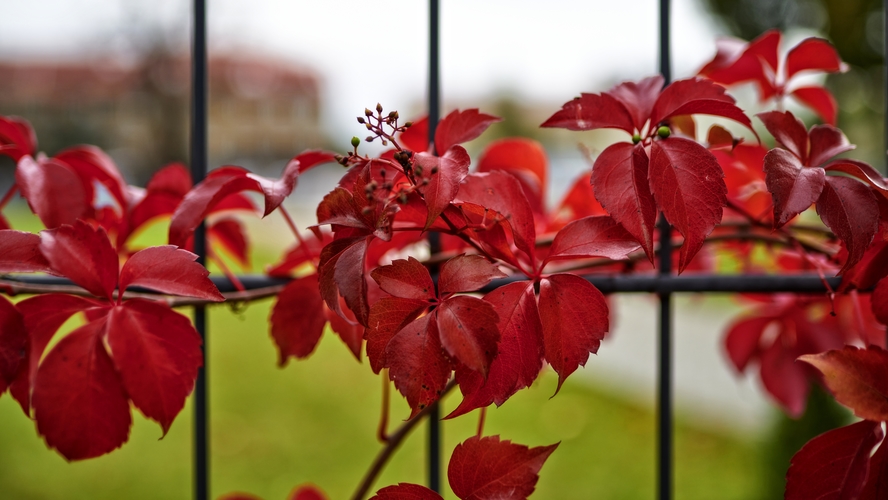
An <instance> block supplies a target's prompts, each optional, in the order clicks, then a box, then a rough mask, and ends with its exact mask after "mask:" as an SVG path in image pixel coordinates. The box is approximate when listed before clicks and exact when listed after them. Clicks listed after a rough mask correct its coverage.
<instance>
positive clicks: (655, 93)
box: [605, 75, 663, 131]
mask: <svg viewBox="0 0 888 500" xmlns="http://www.w3.org/2000/svg"><path fill="white" fill-rule="evenodd" d="M661 90H663V77H662V76H661V75H656V76H651V77H648V78H645V79H644V80H642V81H640V82H638V83H635V82H623V83H620V84H618V85H615V86H614V87H613V88H611V89H610V90H608V91H607V92H605V93H606V94H607V95H609V96H611V97H613V98H614V99H616V100H618V101H620V103H621V104H622V105H623V106H625V107H626V110H627V111H629V115H631V116H632V125H633V126H634V127H635V130H637V131H641V129H642V128H644V124H645V123H647V121H648V118H650V116H651V110H653V108H654V103H656V102H657V97H659V95H660V91H661Z"/></svg>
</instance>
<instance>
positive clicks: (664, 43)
mask: <svg viewBox="0 0 888 500" xmlns="http://www.w3.org/2000/svg"><path fill="white" fill-rule="evenodd" d="M669 27H670V25H669V0H660V41H659V49H660V58H659V59H660V61H659V62H660V64H659V66H660V74H661V75H663V80H664V84H665V85H669V83H670V82H671V81H672V61H671V54H670V51H669ZM658 125H659V124H658V123H651V124H650V126H651V127H656V126H658ZM658 226H659V227H658V229H659V232H660V254H659V264H660V266H659V271H658V272H659V277H660V278H661V279H664V278H668V277H670V275H671V274H672V254H673V253H672V227H670V225H669V222H667V221H666V218H665V217H664V216H663V214H662V213H661V214H660V223H659V224H658ZM659 298H660V318H659V329H660V335H659V342H658V354H659V362H658V364H659V367H658V368H659V371H658V374H657V438H658V439H657V441H658V445H657V497H658V498H659V499H660V500H669V499H671V498H672V470H673V467H672V465H673V463H672V462H673V457H674V453H673V451H672V445H673V443H672V412H673V409H672V294H671V291H669V290H663V291H660V292H659Z"/></svg>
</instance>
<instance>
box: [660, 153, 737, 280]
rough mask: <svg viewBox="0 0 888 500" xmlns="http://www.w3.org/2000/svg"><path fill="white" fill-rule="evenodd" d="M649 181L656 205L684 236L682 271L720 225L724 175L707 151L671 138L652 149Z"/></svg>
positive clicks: (725, 197) (725, 195)
mask: <svg viewBox="0 0 888 500" xmlns="http://www.w3.org/2000/svg"><path fill="white" fill-rule="evenodd" d="M650 182H651V191H652V193H653V195H654V198H655V199H656V200H657V206H659V207H660V210H662V211H663V215H665V216H666V220H668V221H669V223H670V224H672V225H673V226H675V228H676V229H677V230H678V232H680V233H681V234H682V236H684V245H682V247H681V255H680V258H679V265H678V271H679V272H682V271H684V269H685V268H686V267H687V266H688V264H689V263H690V262H691V259H692V258H693V257H694V255H696V253H697V252H698V251H699V250H700V248H702V247H703V240H704V239H705V238H706V236H707V235H708V234H709V233H710V232H712V229H713V228H715V225H716V224H718V223H719V222H721V219H722V208H723V207H724V206H725V204H726V203H727V192H728V188H727V186H726V185H725V179H724V172H723V171H722V169H721V167H720V166H719V164H718V161H717V160H716V159H715V156H713V155H712V153H710V152H709V151H708V150H706V148H704V147H703V146H701V145H699V144H697V143H696V142H693V141H690V140H688V139H682V138H680V137H672V138H669V139H666V140H661V141H656V142H654V145H653V146H652V147H651V164H650Z"/></svg>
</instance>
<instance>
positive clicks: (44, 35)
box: [0, 0, 718, 133]
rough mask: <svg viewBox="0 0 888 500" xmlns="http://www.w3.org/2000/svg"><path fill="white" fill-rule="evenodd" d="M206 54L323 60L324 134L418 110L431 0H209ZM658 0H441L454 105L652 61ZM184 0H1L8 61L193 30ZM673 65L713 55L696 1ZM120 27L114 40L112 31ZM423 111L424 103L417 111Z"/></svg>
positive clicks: (552, 94)
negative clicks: (372, 110) (139, 33)
mask: <svg viewBox="0 0 888 500" xmlns="http://www.w3.org/2000/svg"><path fill="white" fill-rule="evenodd" d="M208 4H209V16H210V33H211V40H210V43H211V50H217V51H222V50H233V49H237V50H251V51H253V50H254V51H268V52H271V53H274V54H276V55H278V56H282V57H284V58H287V59H291V60H293V61H295V62H298V63H301V64H304V65H306V66H308V67H311V68H313V69H315V70H316V71H317V72H318V73H319V74H320V75H321V76H322V79H323V81H324V84H325V87H324V95H323V100H324V106H325V109H326V110H327V111H328V114H327V118H326V119H327V120H328V122H327V123H326V126H327V127H328V129H329V131H331V132H335V133H343V132H342V131H343V130H345V131H350V130H351V128H353V127H352V123H353V120H354V116H356V114H357V113H359V112H360V111H361V110H363V109H364V107H367V106H372V105H373V104H375V103H376V102H382V103H383V104H384V105H385V106H386V108H387V109H401V110H410V109H411V106H415V105H416V103H417V102H421V101H420V100H421V99H422V98H423V96H424V95H425V88H426V85H427V84H426V74H427V71H428V70H427V54H426V50H427V48H426V47H427V45H426V44H427V39H428V27H427V19H428V8H427V2H424V1H422V0H387V1H370V0H333V1H296V0H290V1H287V0H250V1H247V0H209V1H208ZM657 4H658V2H657V1H656V0H637V1H635V2H632V3H629V2H616V1H613V0H592V1H578V0H554V1H551V0H550V1H541V0H483V1H482V0H443V1H441V46H442V52H441V64H442V69H441V71H442V93H443V100H444V106H445V108H450V107H453V106H454V105H456V104H457V103H458V104H459V105H462V106H477V105H479V104H480V103H481V101H482V100H483V99H484V98H485V97H490V96H492V95H493V94H495V93H497V92H501V91H509V92H511V93H512V94H514V95H517V96H519V97H520V96H524V97H528V98H533V99H534V100H537V101H543V102H546V103H551V104H552V105H553V106H557V105H559V104H560V103H563V102H565V101H567V100H569V99H570V98H571V97H573V96H574V95H577V94H578V93H580V92H582V91H586V92H597V91H601V90H606V88H607V87H608V86H609V85H610V84H611V83H613V82H614V81H617V80H622V79H638V78H642V77H644V76H648V75H651V74H653V73H655V72H656V70H657V61H656V54H657V52H656V47H657V46H656V39H657ZM189 14H190V2H189V1H187V0H150V1H149V0H4V1H3V15H2V16H0V57H4V58H9V57H17V58H18V57H34V56H40V57H47V58H59V57H76V56H77V55H79V54H82V53H84V51H86V50H88V49H90V48H95V47H97V46H99V47H101V48H103V49H108V48H109V47H110V48H112V49H114V48H118V49H120V46H121V44H123V45H125V43H123V42H121V39H126V38H127V36H126V35H127V34H128V33H130V32H133V31H135V30H136V29H137V28H138V27H139V26H144V23H148V22H152V23H154V24H155V25H167V26H180V27H181V30H180V31H182V32H187V29H188V27H189V26H190V24H189V23H190V21H189ZM672 20H673V29H674V31H673V41H672V48H673V53H674V67H675V70H674V73H675V76H676V77H682V76H688V75H690V74H692V73H693V72H694V71H695V70H696V69H698V68H699V67H700V65H701V64H702V63H703V62H705V61H706V60H707V59H708V58H710V57H711V56H712V54H713V53H714V43H713V42H714V40H715V38H716V36H717V35H718V33H717V29H718V28H716V27H715V26H714V25H713V23H712V21H710V20H709V18H708V15H707V14H706V13H705V12H701V10H700V7H699V6H698V5H697V3H696V2H695V1H694V0H674V1H673V13H672ZM115 34H116V36H115ZM413 110H414V111H418V110H415V109H413Z"/></svg>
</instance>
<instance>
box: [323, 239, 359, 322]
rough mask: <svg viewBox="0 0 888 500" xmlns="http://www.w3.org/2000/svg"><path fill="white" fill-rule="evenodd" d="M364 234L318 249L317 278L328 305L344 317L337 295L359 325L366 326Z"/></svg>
mask: <svg viewBox="0 0 888 500" xmlns="http://www.w3.org/2000/svg"><path fill="white" fill-rule="evenodd" d="M367 240H368V238H367V237H362V236H359V237H356V238H346V239H342V240H335V241H333V243H330V244H329V245H327V246H326V247H324V250H323V251H322V252H321V262H320V265H319V266H318V278H319V284H320V289H321V296H322V297H323V298H324V302H326V303H327V307H329V308H330V309H332V310H333V311H336V313H337V314H339V315H340V316H343V317H344V315H343V312H342V308H341V307H340V306H339V296H340V295H341V296H342V298H344V299H345V303H346V305H348V308H349V309H351V311H352V313H354V315H355V317H356V318H357V320H358V322H359V323H360V324H361V325H364V326H367V315H368V314H369V309H370V308H369V306H368V305H367V281H366V279H365V278H364V258H365V255H366V253H367V245H368V241H367Z"/></svg>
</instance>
